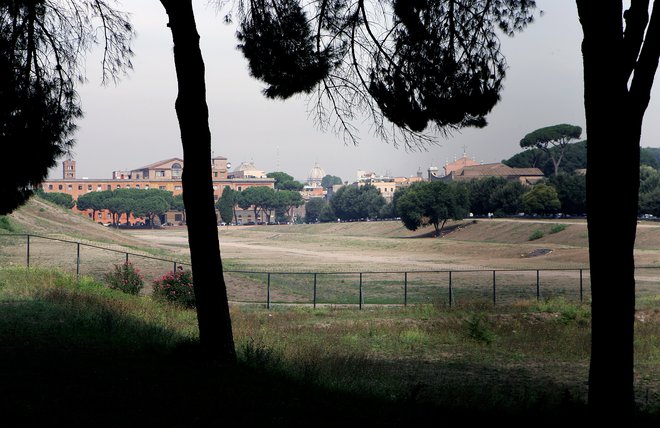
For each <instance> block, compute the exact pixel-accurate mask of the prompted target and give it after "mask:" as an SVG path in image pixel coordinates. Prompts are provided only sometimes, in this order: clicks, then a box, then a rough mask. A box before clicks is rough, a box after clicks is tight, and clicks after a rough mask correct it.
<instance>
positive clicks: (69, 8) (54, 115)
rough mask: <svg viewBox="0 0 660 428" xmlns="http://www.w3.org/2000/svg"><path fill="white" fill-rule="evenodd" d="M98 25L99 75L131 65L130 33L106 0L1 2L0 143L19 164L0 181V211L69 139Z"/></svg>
mask: <svg viewBox="0 0 660 428" xmlns="http://www.w3.org/2000/svg"><path fill="white" fill-rule="evenodd" d="M99 28H101V29H103V31H102V32H101V34H102V37H101V38H100V43H101V44H103V46H104V52H105V55H104V57H103V78H104V81H105V80H106V79H114V78H117V77H118V76H119V74H120V73H121V72H122V71H124V70H126V69H128V68H130V67H131V63H130V57H131V54H132V52H131V49H130V42H131V38H132V35H133V32H132V29H131V26H130V24H129V23H128V21H127V19H126V16H125V15H124V14H123V13H121V12H118V11H117V10H115V9H113V8H112V7H111V6H110V5H109V3H108V2H107V1H103V0H87V1H84V0H81V1H77V2H73V1H57V0H51V1H48V0H41V1H37V0H2V1H0V101H1V102H0V144H1V145H2V147H3V150H5V153H4V154H5V157H6V158H8V159H11V160H12V163H14V164H19V165H21V168H20V169H17V170H16V171H14V172H13V173H12V174H7V175H6V176H5V177H3V180H2V184H0V214H6V213H9V212H11V211H13V210H14V209H15V208H17V207H18V206H20V205H21V204H23V203H24V202H25V201H27V199H28V198H29V197H30V196H31V195H32V194H33V191H34V189H36V188H37V185H38V184H40V183H41V182H42V181H43V179H44V178H45V177H46V175H47V173H48V169H49V168H50V167H52V166H54V165H55V163H56V161H57V159H58V158H59V157H60V156H62V155H64V154H66V153H67V152H68V151H69V150H70V149H71V147H72V146H73V144H74V141H73V139H72V135H73V132H74V130H75V128H76V127H75V120H76V119H78V118H79V117H80V116H82V111H81V108H80V102H79V100H78V96H77V94H76V91H75V83H76V82H77V81H78V80H82V79H83V78H84V76H83V73H82V67H81V65H82V61H83V59H84V53H85V52H86V51H87V50H88V49H89V48H90V47H91V46H93V45H95V44H96V40H97V36H96V33H97V31H98V30H99Z"/></svg>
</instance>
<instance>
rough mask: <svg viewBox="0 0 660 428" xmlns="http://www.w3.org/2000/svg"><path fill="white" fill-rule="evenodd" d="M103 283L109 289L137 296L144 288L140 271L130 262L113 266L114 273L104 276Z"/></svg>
mask: <svg viewBox="0 0 660 428" xmlns="http://www.w3.org/2000/svg"><path fill="white" fill-rule="evenodd" d="M105 281H106V282H107V283H108V286H109V287H110V288H111V289H113V290H120V291H123V292H124V293H127V294H133V295H137V294H138V293H139V292H140V290H142V287H144V279H143V278H142V275H140V269H138V268H136V267H134V266H133V264H132V263H131V262H125V263H123V264H121V265H115V270H114V272H111V273H107V274H105Z"/></svg>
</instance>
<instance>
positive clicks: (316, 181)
mask: <svg viewBox="0 0 660 428" xmlns="http://www.w3.org/2000/svg"><path fill="white" fill-rule="evenodd" d="M323 177H325V171H323V168H321V167H320V166H319V164H318V162H316V163H315V164H314V166H313V167H312V169H311V170H310V171H309V175H308V177H307V183H308V184H309V185H310V186H314V187H319V186H321V181H322V180H323Z"/></svg>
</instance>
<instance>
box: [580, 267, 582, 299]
mask: <svg viewBox="0 0 660 428" xmlns="http://www.w3.org/2000/svg"><path fill="white" fill-rule="evenodd" d="M580 303H582V269H580Z"/></svg>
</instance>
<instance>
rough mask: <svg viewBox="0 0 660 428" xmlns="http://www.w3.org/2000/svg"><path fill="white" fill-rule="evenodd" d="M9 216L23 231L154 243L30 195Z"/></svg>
mask: <svg viewBox="0 0 660 428" xmlns="http://www.w3.org/2000/svg"><path fill="white" fill-rule="evenodd" d="M8 217H9V218H10V219H11V221H12V222H13V223H14V224H16V225H17V226H18V228H19V230H21V232H23V233H31V234H35V235H43V236H51V237H57V238H62V239H72V240H76V241H90V242H95V243H104V244H110V245H116V246H121V247H126V248H142V249H144V250H148V247H151V246H153V245H154V244H146V243H145V242H144V241H143V240H141V239H138V238H135V237H133V236H131V235H130V234H127V233H125V232H124V231H122V230H115V229H113V228H111V227H104V226H102V225H100V224H98V223H95V222H94V221H93V220H91V219H89V218H88V217H86V216H82V215H80V214H78V213H75V212H73V211H71V210H68V209H65V208H63V207H60V206H57V205H55V204H52V203H50V202H47V201H44V200H43V199H40V198H37V197H35V198H31V199H30V200H29V201H28V202H27V203H26V204H25V205H24V206H22V207H20V208H19V209H17V210H16V211H14V212H13V213H12V214H10V215H9V216H8ZM155 246H156V247H158V245H155Z"/></svg>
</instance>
